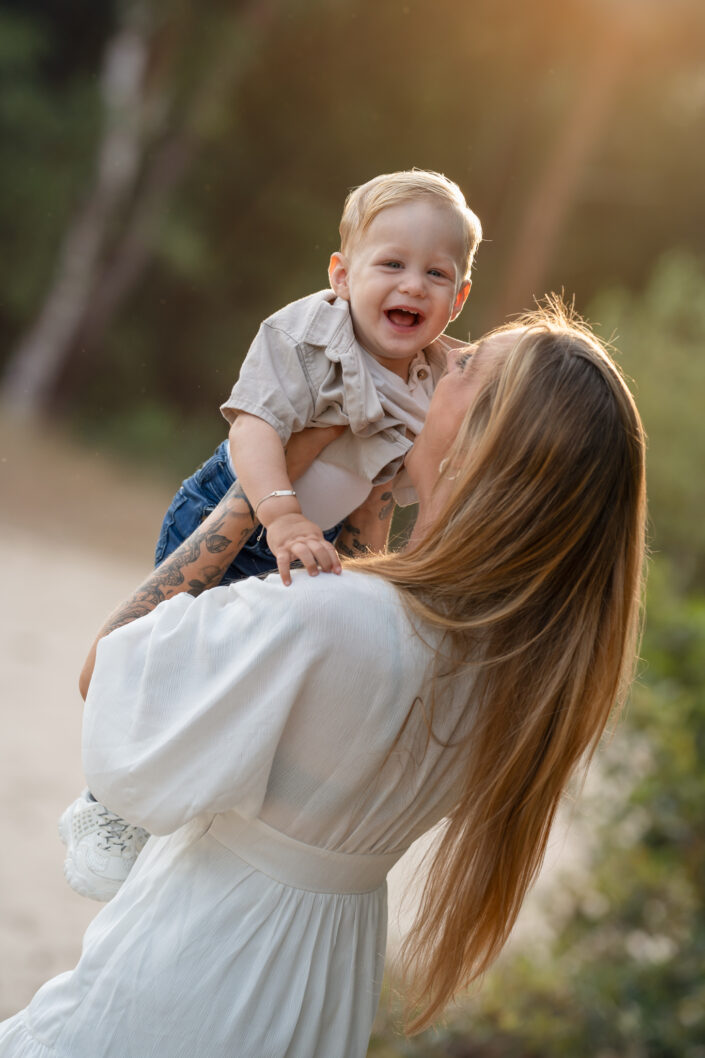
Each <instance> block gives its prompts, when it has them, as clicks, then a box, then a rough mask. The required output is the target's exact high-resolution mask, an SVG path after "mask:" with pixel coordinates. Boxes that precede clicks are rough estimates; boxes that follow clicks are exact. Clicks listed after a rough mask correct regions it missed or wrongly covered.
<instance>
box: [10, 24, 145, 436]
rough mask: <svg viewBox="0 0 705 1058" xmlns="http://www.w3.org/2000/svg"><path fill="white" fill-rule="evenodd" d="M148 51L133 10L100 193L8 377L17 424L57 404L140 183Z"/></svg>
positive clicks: (114, 46) (115, 65)
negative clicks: (109, 247)
mask: <svg viewBox="0 0 705 1058" xmlns="http://www.w3.org/2000/svg"><path fill="white" fill-rule="evenodd" d="M148 50H149V49H148V26H147V20H146V17H145V12H144V9H143V8H142V7H141V6H140V5H130V6H129V7H127V8H124V9H123V20H122V23H121V24H120V25H119V26H118V28H117V31H116V33H115V35H114V36H113V38H112V39H111V40H110V42H109V44H108V46H107V48H106V52H105V59H104V62H103V69H102V74H101V94H102V99H103V107H104V127H103V135H102V140H101V143H100V146H99V151H98V164H97V169H96V176H95V182H94V185H93V187H92V189H91V191H90V193H89V195H88V197H87V198H86V199H85V201H84V203H83V205H82V207H81V208H80V209H79V211H78V213H77V215H76V216H75V217H74V218H73V221H72V222H71V223H70V225H69V228H68V231H67V232H66V235H65V237H64V241H63V244H62V246H61V248H60V251H59V260H58V264H57V269H56V273H55V277H54V281H53V284H52V285H51V287H50V289H49V292H48V293H47V295H46V298H45V300H44V303H43V305H42V307H41V309H40V311H39V313H38V315H37V318H36V320H35V321H34V324H33V325H32V326H31V327H30V329H29V331H28V332H27V333H26V334H25V336H24V338H23V339H22V340H21V341H20V343H19V345H18V346H17V348H16V349H15V351H14V353H13V355H12V356H11V357H10V359H9V361H8V364H7V367H6V369H5V373H4V377H3V380H2V401H3V404H4V405H5V406H6V408H7V410H8V411H9V412H11V413H12V414H13V415H15V416H17V417H21V418H32V417H34V416H35V415H37V414H38V413H39V412H40V411H42V410H44V409H45V408H46V406H47V405H48V404H49V403H50V401H51V394H52V391H53V388H54V386H55V383H56V380H57V378H58V376H59V374H60V372H61V370H62V367H63V365H64V362H65V360H66V359H67V357H68V355H69V353H70V350H71V345H72V342H73V339H74V336H75V334H76V331H77V328H78V326H79V324H80V321H81V319H82V317H83V314H84V313H85V311H86V308H87V306H88V305H89V303H90V299H91V295H92V292H93V288H94V280H95V273H96V269H97V268H98V266H99V262H100V259H101V255H102V252H103V249H104V245H105V242H106V240H107V238H108V236H109V234H110V232H111V228H112V224H113V223H114V220H115V216H116V214H117V213H118V211H119V209H120V207H121V205H122V204H123V202H124V201H125V200H126V198H127V197H128V196H129V195H130V193H131V192H132V190H133V188H134V185H135V182H136V180H137V177H138V173H139V168H140V164H141V159H142V153H143V150H144V140H145V138H146V137H148V135H149V132H150V129H149V124H150V122H149V120H148V113H147V112H146V100H145V97H144V85H145V73H146V68H147V60H148Z"/></svg>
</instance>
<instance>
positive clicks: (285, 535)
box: [267, 514, 342, 585]
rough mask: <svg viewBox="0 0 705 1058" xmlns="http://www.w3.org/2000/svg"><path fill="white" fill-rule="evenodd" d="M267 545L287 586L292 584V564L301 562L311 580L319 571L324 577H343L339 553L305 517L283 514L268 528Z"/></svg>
mask: <svg viewBox="0 0 705 1058" xmlns="http://www.w3.org/2000/svg"><path fill="white" fill-rule="evenodd" d="M267 545H268V547H269V550H270V551H271V552H272V554H273V555H274V557H275V558H276V560H277V567H278V569H279V573H280V576H281V579H282V581H283V582H284V584H287V585H289V584H291V573H290V572H289V570H290V567H291V563H292V562H294V561H296V560H298V561H299V562H301V563H302V564H303V566H304V568H305V569H306V570H308V573H309V575H310V576H312V577H315V576H316V574H317V573H318V571H319V569H321V570H323V572H324V573H340V572H341V571H342V567H341V565H340V559H339V557H338V552H337V551H336V550H335V548H334V547H333V545H332V544H329V543H328V541H327V540H325V539H324V537H323V533H322V532H321V530H320V528H319V527H318V526H317V525H316V523H315V522H311V521H309V519H308V518H304V516H303V514H282V515H280V516H279V517H278V518H275V519H274V521H273V522H271V523H270V525H269V526H268V527H267Z"/></svg>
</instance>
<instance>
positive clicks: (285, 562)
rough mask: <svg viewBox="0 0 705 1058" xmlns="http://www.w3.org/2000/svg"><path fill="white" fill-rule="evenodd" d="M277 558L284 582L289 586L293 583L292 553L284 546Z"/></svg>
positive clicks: (278, 552) (280, 574)
mask: <svg viewBox="0 0 705 1058" xmlns="http://www.w3.org/2000/svg"><path fill="white" fill-rule="evenodd" d="M276 559H277V569H278V570H279V576H280V577H281V579H282V584H284V585H285V586H286V587H287V588H288V587H289V585H290V584H291V555H290V554H289V552H288V551H287V550H286V549H285V548H282V550H281V551H277V554H276Z"/></svg>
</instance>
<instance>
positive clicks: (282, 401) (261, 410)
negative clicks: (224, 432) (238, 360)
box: [220, 320, 315, 444]
mask: <svg viewBox="0 0 705 1058" xmlns="http://www.w3.org/2000/svg"><path fill="white" fill-rule="evenodd" d="M314 407H315V391H314V388H313V386H312V383H311V380H310V379H309V377H308V375H307V373H306V369H305V366H304V363H303V359H302V358H301V356H300V355H299V348H298V345H297V342H296V340H295V339H294V338H293V337H292V336H291V335H289V334H288V333H287V332H286V331H285V330H283V329H282V328H280V327H278V326H276V325H275V324H273V323H271V322H270V321H267V320H266V321H265V322H264V323H263V324H262V326H261V327H260V329H259V331H258V333H257V336H256V338H255V340H254V341H253V343H252V345H251V346H250V348H249V350H248V353H247V356H246V357H245V360H244V362H243V365H242V367H241V369H240V377H239V378H238V380H237V382H236V383H235V385H234V386H233V389H232V393H231V394H230V397H229V398H228V400H227V401H225V403H224V404H221V406H220V410H221V412H222V413H223V415H224V416H225V418H226V419H227V420H228V422H229V423H233V422H234V421H235V418H236V417H237V413H238V412H241V411H244V412H248V413H249V414H250V415H256V416H257V417H258V418H260V419H264V421H265V422H267V423H269V425H270V426H272V427H273V428H274V429H275V430H276V431H277V433H278V434H279V437H280V438H281V442H282V444H286V443H287V441H288V440H289V438H290V437H291V435H292V433H297V432H298V431H299V430H303V429H304V427H305V426H307V425H309V423H310V420H311V418H312V416H313V411H314Z"/></svg>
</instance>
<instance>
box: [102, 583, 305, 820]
mask: <svg viewBox="0 0 705 1058" xmlns="http://www.w3.org/2000/svg"><path fill="white" fill-rule="evenodd" d="M287 593H290V594H287ZM295 601H296V600H295V593H294V592H293V591H292V589H291V588H284V587H283V586H282V585H281V581H280V580H279V578H278V577H276V576H273V577H271V578H269V579H268V580H267V581H260V580H256V579H254V578H253V579H251V580H247V581H242V582H240V583H238V584H234V585H230V586H227V587H219V588H213V589H211V590H210V591H206V592H204V593H203V595H201V596H199V597H198V598H197V599H194V598H193V597H191V596H190V595H187V594H183V595H178V596H175V597H174V598H172V599H170V600H168V601H166V602H164V603H162V604H161V605H159V606H158V607H157V608H156V609H155V610H153V611H152V612H151V613H149V614H147V615H146V616H144V617H141V618H139V619H138V620H136V621H133V622H132V623H130V624H128V625H125V626H123V627H122V628H119V629H117V630H116V631H114V632H112V633H111V634H110V635H109V636H107V637H105V638H104V639H102V640H101V641H100V643H99V645H98V651H97V657H96V665H95V670H94V673H93V678H92V680H91V684H90V689H89V693H88V696H87V699H86V708H85V714H84V723H83V765H84V771H85V775H86V779H87V781H88V785H89V788H90V790H91V792H92V793H93V794H94V796H95V797H96V798H97V799H98V800H100V801H102V802H103V803H104V804H105V805H106V806H107V807H108V808H110V809H112V810H113V811H115V812H117V813H118V814H120V815H121V816H123V818H125V819H127V820H128V821H129V822H131V823H136V824H139V825H141V826H144V827H146V828H147V829H148V830H149V831H151V832H152V833H155V834H166V833H171V832H172V831H174V830H176V829H177V828H178V827H180V826H182V825H183V824H184V823H186V822H188V821H189V820H190V819H192V818H193V817H194V816H196V815H198V814H199V813H202V812H209V813H216V812H222V811H226V810H228V809H232V808H237V809H238V810H239V811H240V812H241V813H242V814H243V815H246V816H255V815H257V813H258V812H259V809H260V808H261V805H262V801H263V799H264V795H265V792H266V788H267V781H268V778H269V773H270V770H271V765H272V761H273V758H274V754H275V752H276V749H277V745H278V743H279V740H280V737H281V733H282V731H283V729H284V726H285V724H286V721H287V718H288V716H289V713H290V710H291V708H292V705H293V703H294V701H295V700H296V697H297V694H298V693H299V690H300V688H301V686H302V685H303V683H304V682H305V678H306V671H307V668H308V665H310V663H311V661H312V659H313V655H314V654H315V649H309V648H308V647H307V646H306V642H305V640H306V637H307V630H306V627H305V621H302V619H301V615H299V616H298V617H297V615H296V606H295Z"/></svg>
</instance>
